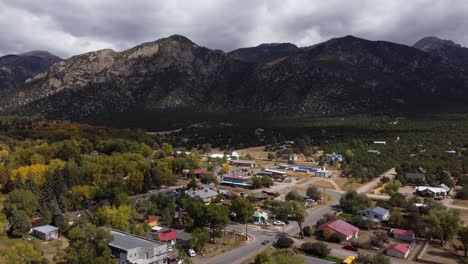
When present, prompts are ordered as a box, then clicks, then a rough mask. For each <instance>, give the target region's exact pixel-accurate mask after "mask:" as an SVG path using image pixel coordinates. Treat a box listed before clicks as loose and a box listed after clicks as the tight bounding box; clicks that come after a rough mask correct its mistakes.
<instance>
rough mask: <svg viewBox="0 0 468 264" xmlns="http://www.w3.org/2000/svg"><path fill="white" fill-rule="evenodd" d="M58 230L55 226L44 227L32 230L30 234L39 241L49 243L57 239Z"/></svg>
mask: <svg viewBox="0 0 468 264" xmlns="http://www.w3.org/2000/svg"><path fill="white" fill-rule="evenodd" d="M58 231H59V229H58V228H57V227H55V226H51V225H44V226H38V227H35V228H33V230H32V233H33V235H34V236H36V237H38V238H39V239H42V240H45V241H49V240H53V239H57V238H58Z"/></svg>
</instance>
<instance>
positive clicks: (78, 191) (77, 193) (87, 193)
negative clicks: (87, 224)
mask: <svg viewBox="0 0 468 264" xmlns="http://www.w3.org/2000/svg"><path fill="white" fill-rule="evenodd" d="M96 192H97V188H96V187H95V186H92V185H75V186H73V187H72V188H71V189H70V190H69V191H68V198H69V199H68V202H69V206H70V207H71V208H73V209H81V205H82V202H83V201H90V200H92V199H93V198H94V196H95V195H96Z"/></svg>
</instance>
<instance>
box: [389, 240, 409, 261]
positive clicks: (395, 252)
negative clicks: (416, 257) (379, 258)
mask: <svg viewBox="0 0 468 264" xmlns="http://www.w3.org/2000/svg"><path fill="white" fill-rule="evenodd" d="M410 251H411V247H410V245H408V244H403V243H396V244H393V245H390V246H389V247H388V248H387V250H386V253H387V255H388V256H392V257H395V258H401V259H405V258H407V257H408V255H409V253H410Z"/></svg>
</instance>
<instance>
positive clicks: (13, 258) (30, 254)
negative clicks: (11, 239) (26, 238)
mask: <svg viewBox="0 0 468 264" xmlns="http://www.w3.org/2000/svg"><path fill="white" fill-rule="evenodd" d="M5 259H6V263H10V264H24V263H39V262H40V261H42V254H41V252H39V250H38V249H37V248H36V247H35V246H34V244H33V243H31V242H19V243H16V244H15V245H13V246H11V247H10V248H9V250H6V251H5Z"/></svg>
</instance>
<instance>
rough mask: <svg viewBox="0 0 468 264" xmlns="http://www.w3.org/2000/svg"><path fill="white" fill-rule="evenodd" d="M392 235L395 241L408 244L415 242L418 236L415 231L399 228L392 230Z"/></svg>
mask: <svg viewBox="0 0 468 264" xmlns="http://www.w3.org/2000/svg"><path fill="white" fill-rule="evenodd" d="M390 235H391V236H392V237H394V238H395V239H400V240H403V241H407V242H413V241H414V239H415V238H416V235H415V234H414V232H413V231H409V230H403V229H398V228H394V229H390Z"/></svg>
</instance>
